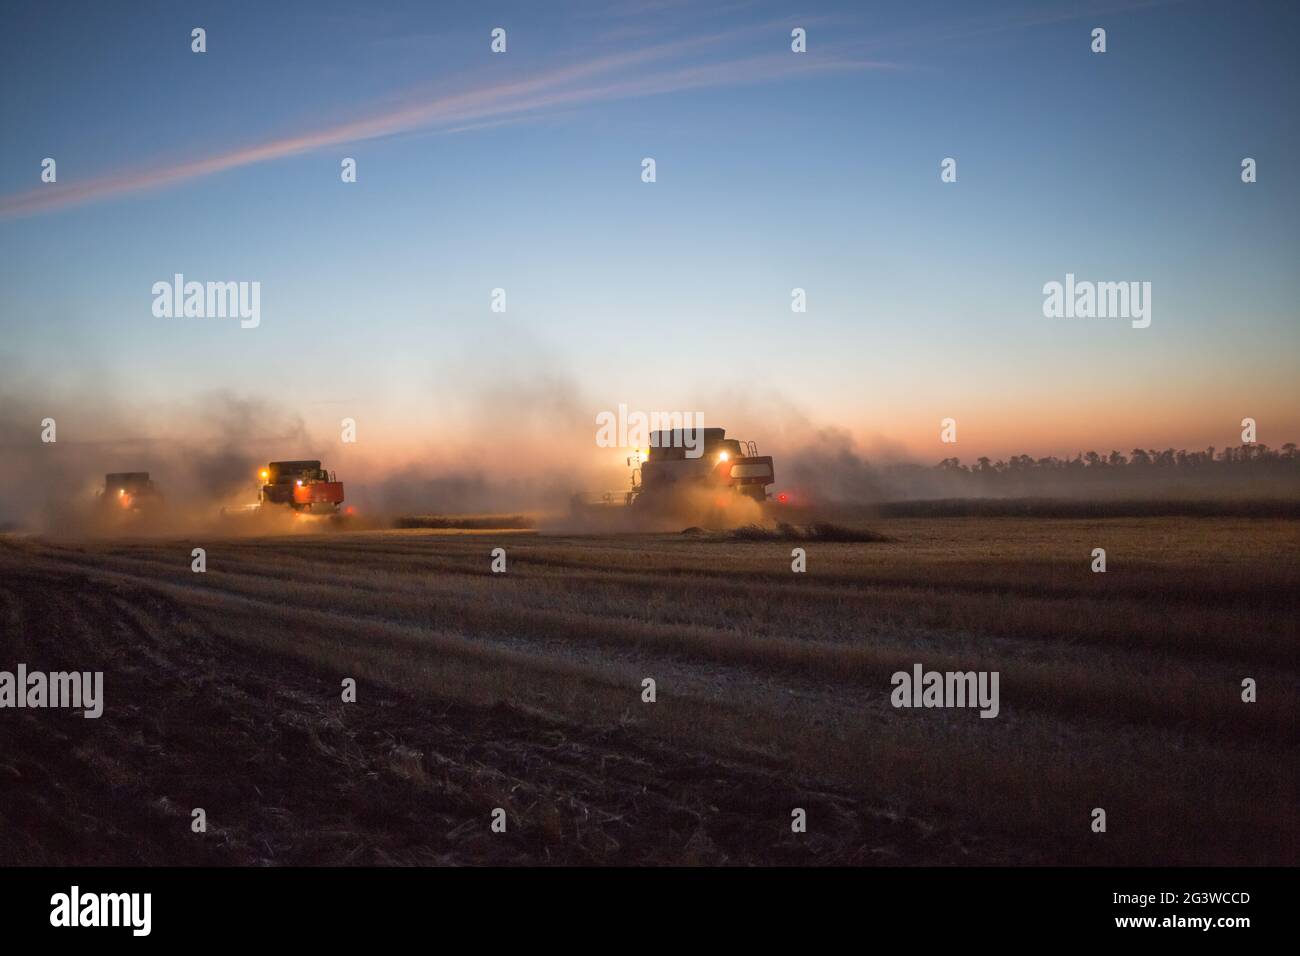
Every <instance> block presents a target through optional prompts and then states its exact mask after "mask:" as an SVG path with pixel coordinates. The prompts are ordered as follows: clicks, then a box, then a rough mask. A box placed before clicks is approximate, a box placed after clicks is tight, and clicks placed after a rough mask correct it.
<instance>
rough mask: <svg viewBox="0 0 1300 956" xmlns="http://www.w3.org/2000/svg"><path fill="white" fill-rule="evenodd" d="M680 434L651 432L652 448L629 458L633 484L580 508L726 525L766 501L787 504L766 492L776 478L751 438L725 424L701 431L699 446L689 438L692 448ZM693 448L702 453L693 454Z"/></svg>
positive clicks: (759, 514) (753, 517)
mask: <svg viewBox="0 0 1300 956" xmlns="http://www.w3.org/2000/svg"><path fill="white" fill-rule="evenodd" d="M684 437H685V436H683V435H682V433H681V431H680V430H676V431H659V432H651V434H650V447H649V448H648V449H645V450H644V451H638V452H636V453H635V454H634V455H631V456H629V457H628V459H627V463H628V465H629V466H631V467H632V474H631V479H630V485H631V487H630V488H628V489H627V490H626V491H622V492H607V493H605V494H604V495H602V496H600V497H599V500H598V501H591V502H583V503H582V504H583V507H582V510H583V511H584V512H585V513H587V514H593V513H594V512H598V511H600V510H601V509H610V510H613V509H615V508H618V509H619V510H622V508H623V506H625V508H626V513H627V514H628V515H629V516H630V517H632V518H633V519H634V520H636V519H649V520H656V519H663V520H665V521H679V522H681V521H684V522H687V523H689V524H702V525H705V526H723V527H725V526H730V525H734V524H737V523H750V522H754V521H757V520H761V519H762V518H763V517H764V512H765V510H766V509H767V508H768V507H769V506H770V505H782V504H784V503H785V500H786V496H785V495H784V494H780V495H777V496H775V498H774V497H773V496H772V495H771V493H770V492H769V491H768V489H769V487H771V485H772V484H773V483H774V482H775V481H776V472H775V469H774V467H773V465H772V457H771V456H770V455H760V454H759V453H758V447H757V446H756V445H755V444H754V442H752V441H739V440H737V439H735V438H728V437H727V432H726V429H724V428H705V429H703V442H702V444H700V443H697V442H696V441H692V442H691V445H692V446H693V447H692V448H688V447H687V444H686V442H684V441H683V438H684ZM691 437H692V438H694V437H695V436H691ZM695 450H699V451H700V452H701V453H700V454H698V455H695V456H694V457H691V455H690V454H688V452H691V451H695Z"/></svg>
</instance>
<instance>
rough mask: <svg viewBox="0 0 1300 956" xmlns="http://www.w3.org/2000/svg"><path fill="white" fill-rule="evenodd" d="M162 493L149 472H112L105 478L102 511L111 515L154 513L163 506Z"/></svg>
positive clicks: (101, 500)
mask: <svg viewBox="0 0 1300 956" xmlns="http://www.w3.org/2000/svg"><path fill="white" fill-rule="evenodd" d="M162 503H163V497H162V493H161V492H160V491H159V490H158V486H157V485H155V484H154V483H153V481H151V480H150V478H149V472H147V471H112V472H109V473H108V474H107V475H105V476H104V489H103V490H102V491H101V492H100V493H99V507H100V510H102V511H105V512H109V513H114V512H116V513H122V512H142V511H153V510H156V509H158V508H159V507H161V506H162Z"/></svg>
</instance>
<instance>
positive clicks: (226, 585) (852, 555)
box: [0, 518, 1300, 865]
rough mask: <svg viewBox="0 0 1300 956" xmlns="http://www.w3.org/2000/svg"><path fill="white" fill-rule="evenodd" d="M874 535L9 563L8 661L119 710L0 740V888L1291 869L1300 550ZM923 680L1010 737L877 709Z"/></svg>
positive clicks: (1227, 537)
mask: <svg viewBox="0 0 1300 956" xmlns="http://www.w3.org/2000/svg"><path fill="white" fill-rule="evenodd" d="M872 527H873V530H875V531H878V532H880V533H882V534H883V535H884V536H885V537H886V538H887V540H884V541H878V542H858V543H842V542H835V541H815V540H814V541H807V542H798V543H799V545H800V546H803V547H805V548H806V550H807V552H808V570H807V573H805V574H793V573H791V568H790V561H791V557H790V549H791V547H792V545H791V542H790V541H780V540H754V541H749V540H734V539H733V540H726V539H723V538H716V537H708V538H701V537H698V536H683V535H671V534H665V535H623V536H610V537H558V536H545V535H536V534H533V533H531V532H527V531H514V532H503V533H487V532H481V533H480V532H472V533H466V532H465V531H463V530H461V531H458V532H452V533H447V532H444V531H438V530H430V529H427V528H425V529H415V530H400V531H368V532H337V533H332V534H305V535H288V536H279V537H266V538H239V539H234V538H232V539H220V540H217V539H213V540H189V539H134V540H128V539H116V540H79V541H56V540H45V539H39V538H33V537H22V536H7V537H2V538H0V615H2V620H3V633H4V660H3V661H0V667H4V668H10V669H12V667H13V666H14V664H15V663H16V662H20V661H21V662H25V663H26V664H27V665H28V668H29V669H33V670H35V669H43V670H48V671H54V670H79V671H85V670H103V671H104V675H105V676H104V697H105V705H104V707H105V709H104V715H103V716H102V717H101V718H99V719H98V720H87V719H83V718H82V717H81V716H80V715H74V714H71V713H68V712H59V711H48V710H45V711H40V710H37V711H33V710H9V711H6V712H4V713H3V714H2V715H0V720H3V727H4V739H5V745H4V748H3V752H0V796H2V797H3V799H0V863H6V864H13V863H59V864H62V863H78V864H82V863H85V864H93V863H109V864H117V863H151V864H182V865H183V864H225V863H234V864H250V863H256V864H262V863H272V864H276V863H283V864H334V863H337V864H370V863H410V864H432V863H547V862H550V863H616V864H634V863H740V864H748V863H760V864H761V863H787V864H957V863H1026V864H1036V863H1062V862H1073V863H1125V864H1190V863H1211V864H1226V863H1285V864H1296V863H1298V862H1300V851H1298V847H1297V812H1296V811H1297V772H1296V770H1297V768H1296V744H1297V721H1296V714H1297V701H1298V700H1300V693H1298V691H1300V669H1298V666H1297V656H1296V641H1297V621H1298V620H1300V614H1297V611H1300V525H1297V523H1296V522H1294V521H1289V520H1261V519H1246V518H1231V519H1224V518H1152V519H1110V520H1106V519H1099V520H1058V519H1029V518H951V519H915V518H912V519H899V518H895V519H884V520H880V521H877V522H875V523H874V524H873V526H872ZM193 547H203V548H205V549H206V551H207V566H208V570H207V572H206V573H205V574H196V573H193V572H192V571H191V569H190V562H191V557H190V552H191V548H193ZM496 547H503V548H505V549H506V551H507V560H508V570H507V571H506V573H504V574H495V573H492V572H491V570H490V560H491V559H490V552H491V551H492V549H493V548H496ZM1095 547H1104V548H1105V549H1106V551H1107V563H1108V569H1107V572H1106V573H1105V574H1094V573H1092V572H1091V570H1090V563H1091V558H1090V553H1091V551H1092V549H1093V548H1095ZM916 663H920V664H922V665H924V667H925V668H926V669H927V670H996V671H998V672H999V673H1000V675H1001V677H1000V698H1001V699H1000V707H1001V712H1000V714H999V716H998V717H997V718H995V719H981V718H980V717H979V716H978V713H977V712H976V711H975V710H955V709H949V710H916V709H894V708H893V707H892V706H891V705H890V701H889V695H890V691H891V689H892V688H891V685H890V676H891V674H892V673H893V672H895V671H898V670H907V671H910V669H911V668H912V665H913V664H916ZM345 677H353V678H356V680H357V683H358V701H357V702H356V703H343V702H342V701H341V700H340V693H341V690H340V682H341V681H342V679H343V678H345ZM646 677H651V678H653V679H654V680H655V681H656V685H657V698H658V699H657V701H656V702H655V703H652V704H651V703H643V702H642V699H641V694H642V680H643V679H644V678H646ZM1245 677H1252V678H1254V679H1255V680H1257V681H1258V686H1259V700H1258V702H1256V703H1243V702H1242V700H1241V682H1242V679H1243V678H1245ZM194 807H202V808H204V809H205V811H206V813H207V819H208V831H207V833H206V834H195V833H192V832H191V828H190V813H191V809H192V808H194ZM494 807H504V808H505V809H506V810H507V814H508V817H507V819H508V827H507V831H506V832H505V833H504V834H494V833H492V832H491V831H490V829H489V822H490V814H491V811H492V808H494ZM795 807H802V808H804V809H805V810H806V811H807V819H808V832H807V833H806V834H795V833H792V832H791V826H790V821H791V810H792V809H793V808H795ZM1095 807H1101V808H1104V809H1105V811H1106V815H1107V830H1106V832H1105V833H1101V834H1099V833H1094V832H1092V830H1091V827H1090V824H1091V822H1092V810H1093V808H1095Z"/></svg>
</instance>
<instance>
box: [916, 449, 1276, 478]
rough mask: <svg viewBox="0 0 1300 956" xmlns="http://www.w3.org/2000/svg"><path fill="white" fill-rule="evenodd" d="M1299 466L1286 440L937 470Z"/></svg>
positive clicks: (1217, 470)
mask: <svg viewBox="0 0 1300 956" xmlns="http://www.w3.org/2000/svg"><path fill="white" fill-rule="evenodd" d="M1298 466H1300V457H1298V456H1297V455H1296V444H1295V442H1287V443H1286V444H1285V445H1283V446H1282V447H1281V449H1274V448H1269V447H1268V446H1267V445H1262V444H1252V445H1242V446H1241V447H1239V448H1224V449H1221V450H1216V449H1215V448H1213V447H1210V448H1207V449H1205V451H1185V450H1183V449H1181V448H1180V449H1178V450H1177V451H1175V450H1174V449H1172V448H1166V449H1165V450H1164V451H1157V450H1156V449H1154V448H1145V449H1144V448H1134V449H1133V450H1132V451H1131V452H1129V453H1128V454H1127V455H1125V454H1124V453H1123V452H1121V451H1112V452H1111V453H1110V454H1109V455H1100V454H1098V453H1097V452H1095V451H1088V452H1080V453H1079V454H1078V456H1076V457H1074V458H1068V457H1067V458H1057V457H1055V456H1054V455H1049V456H1047V457H1046V458H1034V457H1032V456H1031V455H1013V456H1012V457H1011V458H1009V459H1007V460H1006V461H1003V460H1001V459H998V460H997V461H993V460H992V459H990V458H979V459H977V460H976V462H975V464H974V465H963V464H962V463H961V459H960V458H945V459H943V461H941V462H939V463H938V464H937V465H935V468H936V469H937V470H939V471H942V472H946V473H958V474H972V475H1002V474H1014V475H1025V474H1030V473H1052V474H1070V473H1079V472H1088V473H1090V474H1094V475H1097V474H1101V473H1103V472H1112V473H1123V474H1128V475H1135V476H1136V475H1138V474H1148V473H1150V471H1152V470H1155V471H1163V472H1166V473H1172V474H1189V475H1190V474H1198V475H1199V474H1206V473H1209V474H1226V473H1228V472H1232V473H1237V472H1239V471H1241V470H1242V469H1245V468H1248V469H1251V470H1252V471H1255V472H1256V473H1260V474H1264V473H1271V474H1278V475H1281V474H1289V473H1291V472H1292V471H1293V470H1294V469H1296V468H1297V467H1298Z"/></svg>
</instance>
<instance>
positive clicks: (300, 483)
mask: <svg viewBox="0 0 1300 956" xmlns="http://www.w3.org/2000/svg"><path fill="white" fill-rule="evenodd" d="M298 487H299V488H301V487H302V479H301V478H299V479H298Z"/></svg>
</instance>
